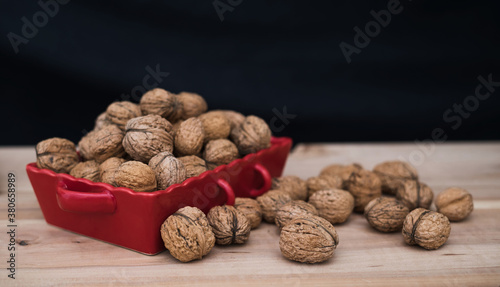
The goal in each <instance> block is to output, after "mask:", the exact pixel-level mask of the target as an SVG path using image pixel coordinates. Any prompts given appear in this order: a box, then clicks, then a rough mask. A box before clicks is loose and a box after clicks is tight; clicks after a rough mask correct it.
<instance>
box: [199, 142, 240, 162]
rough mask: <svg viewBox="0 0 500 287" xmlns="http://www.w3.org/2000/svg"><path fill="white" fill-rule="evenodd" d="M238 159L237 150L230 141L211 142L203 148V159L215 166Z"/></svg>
mask: <svg viewBox="0 0 500 287" xmlns="http://www.w3.org/2000/svg"><path fill="white" fill-rule="evenodd" d="M238 157H239V154H238V149H237V148H236V146H235V145H234V143H232V142H231V141H230V140H227V139H218V140H211V141H209V142H208V143H207V145H206V146H205V151H204V152H203V158H204V159H205V160H206V161H207V162H209V163H213V164H216V165H217V166H219V165H223V164H228V163H230V162H232V161H233V160H235V159H237V158H238Z"/></svg>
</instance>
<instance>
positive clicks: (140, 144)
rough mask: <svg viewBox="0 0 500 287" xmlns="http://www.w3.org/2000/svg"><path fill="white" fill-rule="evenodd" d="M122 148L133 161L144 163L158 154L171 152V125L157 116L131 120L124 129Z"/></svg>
mask: <svg viewBox="0 0 500 287" xmlns="http://www.w3.org/2000/svg"><path fill="white" fill-rule="evenodd" d="M123 147H124V148H125V151H126V152H127V153H128V154H129V155H130V156H131V157H132V158H133V159H135V160H138V161H142V162H144V163H147V162H149V160H150V159H151V158H152V157H153V156H155V155H156V154H158V153H160V152H164V151H167V152H172V151H173V149H174V147H173V135H172V125H171V124H170V123H169V122H168V121H167V120H165V119H164V118H162V117H160V116H158V115H147V116H142V117H138V118H135V119H131V120H130V121H129V122H128V123H127V126H126V128H125V136H124V137H123Z"/></svg>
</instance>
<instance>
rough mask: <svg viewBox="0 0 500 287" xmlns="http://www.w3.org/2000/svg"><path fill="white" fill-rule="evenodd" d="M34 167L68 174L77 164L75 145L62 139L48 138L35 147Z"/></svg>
mask: <svg viewBox="0 0 500 287" xmlns="http://www.w3.org/2000/svg"><path fill="white" fill-rule="evenodd" d="M35 150H36V166H37V167H38V168H46V169H50V170H52V171H54V172H57V173H69V171H70V170H71V169H72V168H73V167H75V165H76V164H77V163H78V162H79V160H80V159H79V158H78V154H77V153H76V148H75V144H74V143H73V142H71V141H70V140H67V139H63V138H50V139H46V140H43V141H41V142H39V143H38V144H37V145H36V148H35Z"/></svg>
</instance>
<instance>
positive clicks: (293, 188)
mask: <svg viewBox="0 0 500 287" xmlns="http://www.w3.org/2000/svg"><path fill="white" fill-rule="evenodd" d="M271 189H279V190H283V191H285V192H287V193H288V194H289V195H290V197H291V198H292V200H307V183H306V182H305V181H304V180H303V179H301V178H300V177H298V176H295V175H286V176H282V177H275V178H273V180H272V187H271Z"/></svg>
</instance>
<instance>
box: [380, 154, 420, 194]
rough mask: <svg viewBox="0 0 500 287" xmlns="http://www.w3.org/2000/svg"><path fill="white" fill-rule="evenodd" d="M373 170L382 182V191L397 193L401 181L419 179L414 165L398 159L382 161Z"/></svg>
mask: <svg viewBox="0 0 500 287" xmlns="http://www.w3.org/2000/svg"><path fill="white" fill-rule="evenodd" d="M373 172H374V173H375V174H376V175H378V177H379V178H380V181H381V182H382V192H383V193H387V194H392V195H394V194H396V190H397V189H398V187H399V185H400V184H401V181H403V180H406V179H413V180H417V179H418V173H417V170H416V169H415V168H414V167H413V166H411V165H410V164H409V163H406V162H403V161H398V160H397V161H386V162H383V163H380V164H378V165H376V166H375V167H374V168H373Z"/></svg>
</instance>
